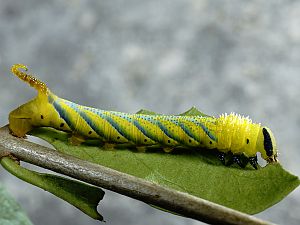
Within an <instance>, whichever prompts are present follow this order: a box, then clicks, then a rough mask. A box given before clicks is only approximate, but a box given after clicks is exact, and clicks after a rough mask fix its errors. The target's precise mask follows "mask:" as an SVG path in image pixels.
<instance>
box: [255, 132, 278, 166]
mask: <svg viewBox="0 0 300 225" xmlns="http://www.w3.org/2000/svg"><path fill="white" fill-rule="evenodd" d="M256 149H257V151H258V152H260V153H261V156H262V158H263V159H264V160H266V161H267V162H268V163H272V162H277V146H276V141H275V138H274V135H273V133H272V131H271V130H270V129H269V128H267V127H261V129H260V131H259V133H258V137H257V142H256Z"/></svg>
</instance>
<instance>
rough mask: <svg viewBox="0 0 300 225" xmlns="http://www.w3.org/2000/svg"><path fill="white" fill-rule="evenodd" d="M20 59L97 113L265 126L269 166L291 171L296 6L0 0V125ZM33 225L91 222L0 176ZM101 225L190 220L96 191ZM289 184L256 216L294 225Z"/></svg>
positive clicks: (299, 8) (15, 95) (15, 93)
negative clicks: (226, 119)
mask: <svg viewBox="0 0 300 225" xmlns="http://www.w3.org/2000/svg"><path fill="white" fill-rule="evenodd" d="M15 63H24V64H26V65H28V66H29V69H30V72H33V73H34V74H36V75H37V76H38V77H39V78H40V79H41V80H42V81H44V82H45V83H46V84H47V85H48V86H49V87H50V88H51V90H52V91H53V92H54V93H56V94H57V95H59V96H60V97H64V98H66V99H70V100H72V101H74V102H77V103H81V104H84V105H89V106H95V107H98V108H102V109H107V110H117V111H125V112H136V111H138V110H139V109H141V108H145V109H149V110H152V111H156V112H161V113H172V114H178V113H180V112H183V111H185V110H187V109H188V108H190V107H191V106H193V105H194V106H196V107H198V108H199V109H200V110H202V111H204V112H205V113H208V114H212V115H218V114H220V113H223V112H232V111H234V112H238V113H241V114H244V115H249V116H250V117H251V118H252V119H253V120H254V121H256V122H261V123H263V124H266V125H268V126H269V127H270V128H271V129H272V130H273V132H274V133H275V136H276V137H277V142H278V148H279V151H280V153H281V154H280V157H279V160H280V161H281V163H282V164H283V166H284V167H285V168H286V169H287V170H289V171H291V172H292V173H294V174H296V175H298V176H299V175H300V166H299V162H300V161H299V158H300V151H299V146H300V138H299V134H300V88H299V87H300V2H299V1H280V0H278V1H259V0H256V1H238V0H232V1H209V0H185V1H180V0H151V1H149V0H127V1H121V0H112V1H88V0H86V1H84V0H82V1H79V0H70V1H59V0H56V1H38V0H28V1H25V0H24V1H16V0H0V95H1V100H0V124H1V125H5V124H6V123H7V115H8V113H9V112H10V111H11V110H13V109H14V108H16V107H17V106H19V105H20V104H22V103H24V102H26V101H27V100H28V99H30V98H31V97H33V96H35V94H36V93H35V91H34V90H33V89H31V88H29V87H28V86H27V85H26V84H25V83H23V82H21V81H20V80H18V79H17V78H16V77H14V76H12V75H11V74H10V72H9V69H10V67H11V65H12V64H15ZM0 177H1V182H2V183H4V184H5V185H6V187H7V189H8V190H9V191H10V193H12V195H14V196H15V198H16V199H17V200H18V201H19V202H20V204H21V205H22V206H23V207H24V209H25V210H26V212H27V213H28V215H29V217H30V218H31V220H32V221H33V222H34V223H35V224H43V225H48V224H49V225H50V224H58V225H60V224H74V225H79V224H85V225H92V224H98V223H97V222H95V221H93V220H92V219H90V218H88V217H87V216H86V215H84V214H83V213H81V212H80V211H78V210H77V209H75V208H73V207H72V206H70V205H68V204H67V203H64V202H63V201H62V200H60V199H57V198H55V197H53V196H52V195H51V194H49V193H46V192H44V191H42V190H40V189H38V188H35V187H32V186H31V185H29V184H26V183H23V182H21V181H19V180H17V178H15V177H13V176H10V175H9V174H7V173H6V172H5V171H4V170H3V169H2V168H1V170H0ZM99 210H100V212H101V213H102V214H103V215H104V217H105V220H106V221H107V223H106V224H107V225H110V224H113V225H118V224H164V225H166V224H187V225H191V224H201V223H200V222H197V221H194V220H191V219H186V218H182V217H178V216H175V215H172V214H168V213H164V212H162V211H159V210H156V209H153V208H151V207H150V206H148V205H146V204H144V203H141V202H138V201H135V200H133V199H129V198H127V197H124V196H121V195H119V194H116V193H112V192H109V191H106V196H105V200H104V202H103V204H101V206H100V208H99ZM299 211H300V191H299V188H298V189H297V190H296V191H294V192H293V193H291V194H290V195H289V196H288V197H287V198H286V199H284V200H283V201H281V202H280V203H278V204H277V205H275V206H273V207H271V208H269V209H268V210H266V211H265V212H262V213H260V214H258V215H257V217H259V218H263V219H266V220H269V221H272V222H276V223H279V224H295V225H296V224H300V215H299Z"/></svg>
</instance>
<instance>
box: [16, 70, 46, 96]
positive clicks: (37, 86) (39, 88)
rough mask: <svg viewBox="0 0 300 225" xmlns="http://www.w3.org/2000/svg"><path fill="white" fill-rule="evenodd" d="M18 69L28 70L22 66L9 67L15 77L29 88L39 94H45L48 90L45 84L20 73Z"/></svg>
mask: <svg viewBox="0 0 300 225" xmlns="http://www.w3.org/2000/svg"><path fill="white" fill-rule="evenodd" d="M20 69H23V70H24V71H27V70H28V68H27V66H25V65H23V64H15V65H13V66H12V67H11V72H12V73H13V74H15V75H16V76H17V77H19V78H20V79H21V80H23V81H25V82H26V83H28V84H29V85H30V86H31V87H33V88H35V89H36V90H37V91H38V92H39V93H45V94H46V93H47V91H48V88H47V85H46V84H45V83H43V82H42V81H40V80H38V79H36V78H35V77H34V76H32V75H29V74H27V73H25V72H22V71H20Z"/></svg>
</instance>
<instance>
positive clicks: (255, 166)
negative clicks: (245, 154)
mask: <svg viewBox="0 0 300 225" xmlns="http://www.w3.org/2000/svg"><path fill="white" fill-rule="evenodd" d="M249 162H250V164H251V165H252V166H253V167H254V169H256V170H257V166H258V162H257V156H256V155H255V156H253V157H249Z"/></svg>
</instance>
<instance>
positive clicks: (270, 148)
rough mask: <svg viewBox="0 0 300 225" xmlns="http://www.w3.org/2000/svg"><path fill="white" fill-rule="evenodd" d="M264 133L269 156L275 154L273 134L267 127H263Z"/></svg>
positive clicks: (265, 146)
mask: <svg viewBox="0 0 300 225" xmlns="http://www.w3.org/2000/svg"><path fill="white" fill-rule="evenodd" d="M263 135H264V148H265V151H266V154H267V156H272V155H273V144H272V140H271V136H270V134H269V132H268V131H267V129H266V128H263Z"/></svg>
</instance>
